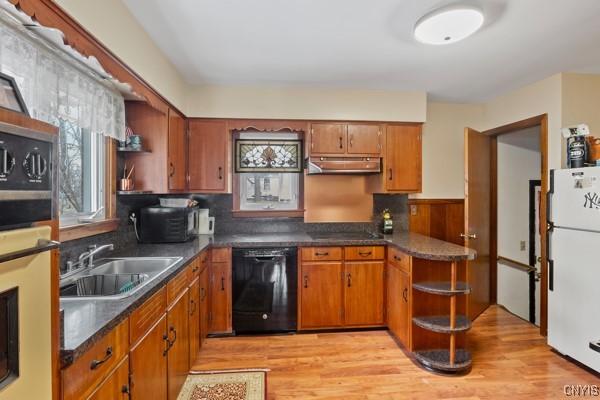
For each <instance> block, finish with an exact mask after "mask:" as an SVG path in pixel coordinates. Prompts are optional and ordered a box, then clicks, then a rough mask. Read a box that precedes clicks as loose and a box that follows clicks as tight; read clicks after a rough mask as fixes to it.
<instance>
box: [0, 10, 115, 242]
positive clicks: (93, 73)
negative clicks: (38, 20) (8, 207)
mask: <svg viewBox="0 0 600 400" xmlns="http://www.w3.org/2000/svg"><path fill="white" fill-rule="evenodd" d="M55 36H56V31H55V30H52V29H47V28H43V27H41V26H36V24H35V22H32V23H31V24H27V25H23V24H21V23H20V22H19V21H18V20H15V19H12V18H11V17H10V16H9V15H8V14H6V13H5V12H4V11H2V10H0V71H1V72H3V73H5V74H7V75H9V76H12V77H14V79H15V81H16V82H17V85H19V88H20V90H21V93H22V95H23V99H24V101H25V103H26V104H27V108H28V109H29V111H30V114H31V117H32V118H35V119H39V120H41V121H45V122H48V123H51V124H53V125H55V126H57V127H58V128H59V135H60V141H59V149H58V153H59V165H58V170H59V171H58V174H59V188H58V191H59V203H58V208H59V215H60V226H61V234H60V235H61V240H70V239H75V238H77V237H82V236H85V235H87V234H90V233H101V232H102V231H99V230H98V229H96V230H95V231H94V230H90V231H94V232H88V230H86V229H83V230H81V231H77V232H76V231H75V230H76V229H77V228H78V227H79V226H82V225H84V224H86V225H88V224H89V223H90V222H94V223H97V224H102V223H106V224H105V225H104V226H103V227H102V228H101V229H104V230H103V231H104V232H105V231H108V230H113V229H114V228H116V219H115V216H114V202H115V199H114V195H112V194H111V196H112V197H110V196H107V195H106V189H107V188H105V186H106V182H110V181H111V180H113V179H114V180H116V171H114V167H113V165H114V163H113V160H114V157H115V155H114V154H113V153H114V152H115V145H114V143H115V142H116V141H115V140H112V139H117V140H121V141H122V140H124V139H125V103H124V99H123V96H122V95H121V93H120V92H119V91H118V90H117V86H116V81H114V80H113V79H112V78H111V77H109V76H108V75H107V74H106V73H104V72H103V70H102V68H101V67H100V66H99V65H98V64H97V61H96V62H95V63H94V62H93V60H92V61H90V60H89V59H86V58H85V57H83V56H81V55H79V54H77V53H76V52H75V51H74V50H73V49H71V48H69V47H66V46H64V45H63V44H62V41H53V40H51V39H49V38H52V37H55ZM107 210H108V211H107ZM111 214H112V215H111ZM92 216H93V217H94V218H93V220H91V219H90V217H92ZM109 220H110V222H111V223H110V224H108V222H109ZM109 225H110V226H109ZM65 227H66V228H65ZM63 228H65V229H63ZM74 229H75V230H74ZM63 230H64V231H65V232H66V231H69V232H68V234H65V235H64V237H63Z"/></svg>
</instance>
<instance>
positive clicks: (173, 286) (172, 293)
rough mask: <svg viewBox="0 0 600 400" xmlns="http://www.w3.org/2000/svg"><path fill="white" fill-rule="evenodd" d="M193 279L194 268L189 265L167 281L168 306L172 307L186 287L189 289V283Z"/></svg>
mask: <svg viewBox="0 0 600 400" xmlns="http://www.w3.org/2000/svg"><path fill="white" fill-rule="evenodd" d="M191 281H192V269H191V266H190V265H188V266H187V267H186V268H185V269H183V270H182V271H181V272H180V273H179V274H177V276H175V278H173V279H171V280H170V281H169V283H167V307H170V306H171V304H173V302H174V301H175V300H177V298H178V297H179V296H181V293H183V291H184V290H185V289H187V287H188V285H189V284H190V282H191Z"/></svg>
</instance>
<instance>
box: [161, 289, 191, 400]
mask: <svg viewBox="0 0 600 400" xmlns="http://www.w3.org/2000/svg"><path fill="white" fill-rule="evenodd" d="M167 337H168V347H167V348H168V351H167V384H168V396H167V399H168V400H176V399H177V396H178V395H179V391H180V390H181V387H182V386H183V383H184V382H185V379H186V378H187V376H188V373H189V370H190V347H189V346H190V344H189V292H188V289H186V290H185V291H184V293H183V294H182V295H181V296H180V297H179V298H178V299H177V300H176V301H175V302H174V303H173V305H172V306H171V308H169V309H168V310H167Z"/></svg>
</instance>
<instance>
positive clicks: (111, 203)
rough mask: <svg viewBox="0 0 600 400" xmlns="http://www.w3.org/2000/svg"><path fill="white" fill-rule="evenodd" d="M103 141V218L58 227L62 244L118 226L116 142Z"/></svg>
mask: <svg viewBox="0 0 600 400" xmlns="http://www.w3.org/2000/svg"><path fill="white" fill-rule="evenodd" d="M104 141H105V142H104V176H103V180H104V218H103V219H99V220H98V221H94V222H89V223H83V224H82V223H78V224H74V225H69V226H59V240H60V241H62V242H66V241H69V240H75V239H81V238H84V237H88V236H94V235H98V234H101V233H106V232H112V231H115V230H117V227H118V226H119V219H118V218H117V212H116V211H117V207H116V205H117V141H116V140H115V139H112V138H110V137H105V138H104ZM59 220H60V216H59ZM59 224H60V221H59Z"/></svg>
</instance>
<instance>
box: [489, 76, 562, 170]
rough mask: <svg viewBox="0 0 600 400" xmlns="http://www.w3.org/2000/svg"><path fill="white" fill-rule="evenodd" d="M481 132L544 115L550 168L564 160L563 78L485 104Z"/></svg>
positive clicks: (555, 77)
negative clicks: (561, 130)
mask: <svg viewBox="0 0 600 400" xmlns="http://www.w3.org/2000/svg"><path fill="white" fill-rule="evenodd" d="M484 112H485V115H484V123H483V125H482V126H481V129H483V130H485V129H491V128H495V127H498V126H502V125H506V124H510V123H513V122H516V121H520V120H523V119H526V118H529V117H534V116H536V115H540V114H548V166H549V168H550V169H552V168H560V167H561V160H562V150H561V146H562V137H561V134H560V128H561V127H562V122H561V121H562V116H561V114H562V75H561V74H556V75H552V76H550V77H549V78H546V79H543V80H541V81H538V82H536V83H533V84H531V85H528V86H525V87H523V88H520V89H518V90H515V91H512V92H510V93H507V94H505V95H502V96H498V97H496V98H495V99H493V100H491V101H489V102H487V103H486V104H485V111H484Z"/></svg>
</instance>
